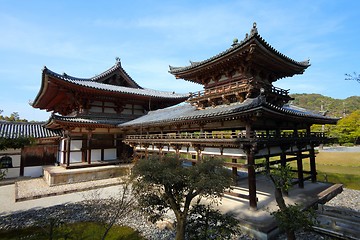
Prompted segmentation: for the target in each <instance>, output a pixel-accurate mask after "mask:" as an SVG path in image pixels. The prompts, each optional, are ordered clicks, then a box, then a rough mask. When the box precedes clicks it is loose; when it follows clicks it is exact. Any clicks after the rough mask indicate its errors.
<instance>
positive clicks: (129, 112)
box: [121, 108, 132, 114]
mask: <svg viewBox="0 0 360 240" xmlns="http://www.w3.org/2000/svg"><path fill="white" fill-rule="evenodd" d="M121 113H123V114H132V110H131V109H127V108H125V109H124V110H123V111H122V112H121Z"/></svg>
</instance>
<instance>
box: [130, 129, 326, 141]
mask: <svg viewBox="0 0 360 240" xmlns="http://www.w3.org/2000/svg"><path fill="white" fill-rule="evenodd" d="M325 137H326V134H325V133H322V132H311V133H309V134H308V133H305V132H299V133H297V134H295V133H281V134H280V135H277V134H275V133H269V134H266V133H264V132H262V133H256V132H251V133H250V135H249V136H246V134H245V132H244V131H241V132H238V133H234V132H232V133H230V132H229V133H226V132H224V133H166V134H146V135H127V136H126V140H145V139H148V140H151V139H154V140H155V139H168V140H171V139H243V140H244V139H258V140H270V139H271V140H275V139H294V138H325Z"/></svg>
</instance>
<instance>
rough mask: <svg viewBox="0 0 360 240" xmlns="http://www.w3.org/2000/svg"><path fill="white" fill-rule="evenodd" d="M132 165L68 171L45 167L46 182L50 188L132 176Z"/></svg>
mask: <svg viewBox="0 0 360 240" xmlns="http://www.w3.org/2000/svg"><path fill="white" fill-rule="evenodd" d="M132 166H133V165H132V164H121V165H107V166H98V167H87V168H75V169H66V168H64V167H62V166H51V167H44V177H43V178H44V181H45V182H46V183H47V184H48V185H49V186H56V185H62V184H68V183H78V182H86V181H93V180H99V179H107V178H116V177H121V176H125V175H129V174H130V170H131V168H132Z"/></svg>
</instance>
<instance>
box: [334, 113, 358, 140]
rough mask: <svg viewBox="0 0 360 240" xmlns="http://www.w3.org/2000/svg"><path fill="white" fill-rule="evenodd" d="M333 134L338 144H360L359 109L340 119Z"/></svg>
mask: <svg viewBox="0 0 360 240" xmlns="http://www.w3.org/2000/svg"><path fill="white" fill-rule="evenodd" d="M333 134H334V136H335V137H337V138H338V141H339V143H340V144H344V143H352V144H360V110H357V111H354V112H353V113H351V114H350V115H348V116H347V117H344V118H342V119H340V120H339V122H338V123H337V125H336V127H335V129H334V131H333Z"/></svg>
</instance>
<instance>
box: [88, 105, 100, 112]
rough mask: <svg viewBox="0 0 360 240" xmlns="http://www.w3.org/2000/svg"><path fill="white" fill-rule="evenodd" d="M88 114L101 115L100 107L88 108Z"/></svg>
mask: <svg viewBox="0 0 360 240" xmlns="http://www.w3.org/2000/svg"><path fill="white" fill-rule="evenodd" d="M90 112H96V113H101V112H102V107H94V106H93V107H91V108H90Z"/></svg>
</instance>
